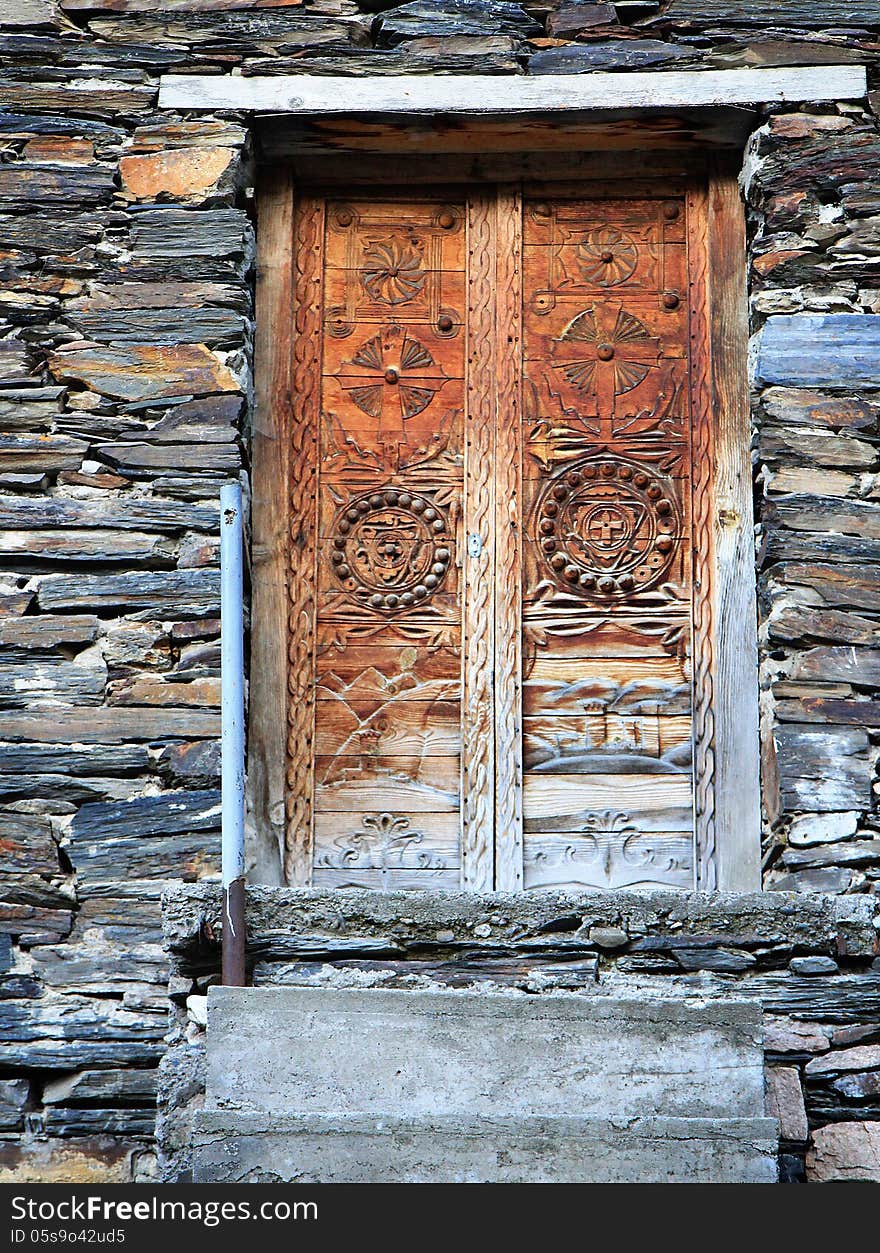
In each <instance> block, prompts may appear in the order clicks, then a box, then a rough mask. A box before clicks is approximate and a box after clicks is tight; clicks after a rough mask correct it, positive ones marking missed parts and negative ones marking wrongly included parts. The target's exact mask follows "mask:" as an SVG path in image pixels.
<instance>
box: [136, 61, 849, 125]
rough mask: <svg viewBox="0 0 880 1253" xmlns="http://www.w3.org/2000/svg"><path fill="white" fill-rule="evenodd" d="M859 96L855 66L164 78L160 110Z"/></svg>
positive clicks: (552, 109) (477, 109) (556, 107)
mask: <svg viewBox="0 0 880 1253" xmlns="http://www.w3.org/2000/svg"><path fill="white" fill-rule="evenodd" d="M866 94H867V76H866V71H865V68H864V66H861V65H820V66H802V67H793V68H792V67H787V68H782V69H737V70H696V71H692V70H661V71H652V72H646V73H632V74H559V75H548V76H547V77H535V78H527V77H523V76H511V77H509V78H504V77H495V76H489V75H476V74H474V75H471V74H462V75H454V76H449V77H444V76H439V75H436V76H435V75H424V76H421V75H400V76H399V77H394V76H388V77H382V76H378V75H377V76H372V77H369V78H329V77H328V78H324V77H321V76H315V75H308V74H298V75H278V76H277V77H254V78H245V77H241V76H233V75H217V76H205V75H200V74H165V75H163V76H162V79H161V85H160V90H159V107H160V108H163V109H237V110H244V111H247V112H253V113H276V114H277V113H286V114H291V115H298V116H308V115H325V114H331V113H334V114H345V113H371V114H386V113H393V114H425V113H456V114H471V115H474V116H486V115H491V114H510V113H534V112H547V113H566V112H571V111H581V112H583V111H584V110H586V109H651V110H658V109H679V108H712V107H717V106H719V105H737V104H781V103H787V102H797V101H801V100H857V99H861V98H862V97H864V96H865V95H866Z"/></svg>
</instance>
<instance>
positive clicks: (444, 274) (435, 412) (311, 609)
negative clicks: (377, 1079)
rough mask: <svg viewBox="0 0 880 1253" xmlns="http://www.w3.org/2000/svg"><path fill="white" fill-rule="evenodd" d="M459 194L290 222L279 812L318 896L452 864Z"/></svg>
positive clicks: (313, 205)
mask: <svg viewBox="0 0 880 1253" xmlns="http://www.w3.org/2000/svg"><path fill="white" fill-rule="evenodd" d="M465 237H466V204H465V202H464V200H463V199H461V198H459V199H457V200H456V199H446V198H437V197H433V198H426V199H413V198H409V197H407V198H403V197H400V198H388V197H385V198H368V199H363V200H356V201H348V200H340V199H335V198H330V199H326V200H325V199H323V198H320V197H304V198H302V199H301V201H300V203H299V209H298V215H297V239H296V265H295V276H296V277H295V291H294V301H295V307H296V315H295V316H296V330H297V332H298V335H297V338H296V341H295V344H294V365H293V380H292V381H293V394H294V405H295V406H296V408H297V410H298V416H299V419H300V421H299V422H298V423H297V424H296V426H295V429H294V438H293V441H292V448H291V452H292V463H291V481H292V519H291V522H292V535H291V539H292V551H293V571H292V580H291V594H292V597H293V602H294V603H293V612H292V618H291V624H292V633H291V654H290V665H291V688H292V690H291V704H290V709H291V715H290V740H291V742H290V751H289V762H290V770H289V778H288V788H289V807H290V810H291V818H292V821H293V824H294V829H295V830H296V832H297V845H298V848H299V853H300V866H299V874H298V875H297V878H298V879H299V880H300V881H307V879H308V875H309V870H310V869H311V880H312V882H313V883H314V884H315V885H316V886H318V885H325V886H326V885H339V886H345V885H347V884H360V885H363V886H373V887H384V888H390V887H396V886H418V887H457V886H458V883H459V876H460V872H461V856H460V826H461V805H460V796H461V785H460V772H461V734H462V728H461V721H462V719H461V693H462V660H461V659H462V604H463V595H462V580H461V570H460V550H461V530H462V513H463V484H464V447H465V429H464V415H465V387H466V344H467V336H466V332H465V321H466V311H467V306H468V290H467V282H468V275H467V269H466V264H465Z"/></svg>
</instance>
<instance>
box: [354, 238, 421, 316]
mask: <svg viewBox="0 0 880 1253" xmlns="http://www.w3.org/2000/svg"><path fill="white" fill-rule="evenodd" d="M425 278H426V275H425V271H424V270H423V268H422V258H421V257H420V256H419V254H418V253H417V252H416V251H415V249H414V248H409V247H406V246H405V245H403V244H401V243H399V242H398V241H397V240H389V241H388V242H387V243H386V242H376V243H373V244H371V245H370V247H368V248H367V250H366V252H365V253H364V259H363V270H362V272H361V283H362V284H363V286H364V290H365V291H366V293H367V295H368V296H370V298H371V299H372V300H377V301H379V302H380V303H382V304H386V305H402V304H406V303H407V302H408V301H410V300H412V299H413V297H414V296H418V295H419V293H420V292H421V290H422V288H423V287H424V286H425Z"/></svg>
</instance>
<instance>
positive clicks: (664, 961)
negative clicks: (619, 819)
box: [158, 885, 880, 1183]
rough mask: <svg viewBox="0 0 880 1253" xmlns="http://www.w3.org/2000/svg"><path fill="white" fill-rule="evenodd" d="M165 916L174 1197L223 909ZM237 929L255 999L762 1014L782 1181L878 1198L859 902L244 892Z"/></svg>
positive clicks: (864, 913) (873, 1009)
mask: <svg viewBox="0 0 880 1253" xmlns="http://www.w3.org/2000/svg"><path fill="white" fill-rule="evenodd" d="M165 903H166V912H165V937H166V942H167V945H168V949H169V953H170V955H171V961H172V982H171V998H172V1002H173V1006H174V1008H173V1010H172V1028H171V1031H170V1033H169V1037H168V1038H169V1043H170V1044H171V1047H170V1048H169V1050H168V1052H167V1054H166V1056H165V1058H164V1059H163V1061H162V1063H161V1065H160V1085H159V1086H160V1107H159V1109H160V1112H159V1124H158V1131H159V1140H160V1177H161V1178H163V1179H165V1180H166V1181H169V1182H173V1181H184V1180H185V1179H186V1178H187V1175H188V1172H189V1170H190V1169H191V1165H190V1160H191V1159H190V1156H189V1127H190V1121H191V1118H192V1114H193V1112H194V1111H195V1110H197V1109H199V1108H201V1104H202V1098H203V1092H204V1060H205V1036H204V1025H205V1021H206V1009H207V1001H206V991H207V987H208V985H209V984H210V983H212V982H215V981H216V979H217V967H218V942H217V937H218V935H219V934H220V928H221V917H220V893H219V891H218V890H217V888H215V887H212V886H210V885H199V886H195V887H189V888H178V889H176V890H173V891H171V892H169V894H168V895H167V897H166V902H165ZM247 916H248V931H249V938H250V951H251V954H252V960H251V965H252V976H253V982H254V984H255V985H256V986H263V987H266V986H275V987H278V986H287V987H333V988H346V987H348V988H370V987H373V988H436V987H453V988H479V989H481V990H498V989H499V988H505V989H511V990H517V991H519V992H520V993H522V994H528V995H530V996H551V995H565V994H570V993H572V992H576V993H579V994H581V995H587V996H599V997H601V996H610V997H616V998H620V999H626V1000H637V1001H647V1000H654V999H656V998H663V999H664V1000H668V1001H671V1002H672V1003H675V1002H676V1001H679V1002H680V1001H683V1000H684V999H685V998H687V999H688V1001H689V1003H691V1004H695V1003H699V1002H709V1003H711V1002H712V1001H715V1000H722V999H733V1000H753V1001H760V1002H762V1004H763V1009H764V1022H765V1039H764V1046H765V1061H766V1071H765V1073H766V1087H767V1091H766V1099H767V1112H768V1113H769V1114H771V1115H773V1116H775V1117H777V1118H778V1119H779V1124H780V1158H779V1165H780V1178H781V1179H782V1180H783V1181H784V1182H792V1183H794V1182H802V1181H804V1180H805V1179H809V1180H813V1181H823V1180H830V1179H843V1178H862V1179H866V1178H870V1179H875V1180H878V1181H880V1084H878V1072H880V959H878V958H877V957H876V953H877V950H878V934H877V922H878V919H877V916H876V903H875V902H874V901H873V900H872V898H871V897H870V896H867V895H865V894H855V895H851V896H836V897H835V896H824V895H819V894H815V893H813V894H810V895H809V896H799V895H798V896H796V895H793V894H789V893H756V894H754V895H733V894H727V893H714V894H711V895H709V894H695V895H688V894H683V893H676V892H674V891H656V892H636V891H621V892H617V893H611V892H608V893H606V892H570V893H559V892H542V893H537V894H533V893H524V894H520V895H502V894H497V895H495V896H492V897H482V898H481V897H475V896H470V895H464V894H458V893H427V892H411V893H405V892H394V893H388V894H387V895H380V894H377V893H372V892H367V891H362V890H359V889H347V890H346V891H345V892H343V893H341V894H340V893H338V892H333V891H332V890H324V891H316V892H311V893H310V892H303V891H292V890H290V889H285V888H249V889H248V907H247ZM277 1112H278V1113H279V1114H285V1113H290V1112H291V1111H289V1110H285V1109H283V1108H279V1110H278V1111H277Z"/></svg>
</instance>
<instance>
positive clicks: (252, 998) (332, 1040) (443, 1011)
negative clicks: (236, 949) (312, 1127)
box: [207, 988, 764, 1121]
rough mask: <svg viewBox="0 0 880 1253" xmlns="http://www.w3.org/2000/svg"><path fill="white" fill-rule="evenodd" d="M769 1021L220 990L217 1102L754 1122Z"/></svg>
mask: <svg viewBox="0 0 880 1253" xmlns="http://www.w3.org/2000/svg"><path fill="white" fill-rule="evenodd" d="M761 1045H762V1027H761V1011H760V1007H759V1006H758V1005H757V1004H754V1003H751V1002H736V1001H729V1002H726V1003H723V1004H719V1003H717V1002H714V1003H712V1004H711V1005H709V1004H706V1005H701V1004H682V1003H680V1002H671V1001H659V1000H658V1001H650V1000H649V1001H624V1000H617V999H610V998H605V997H586V996H547V997H530V996H525V995H522V994H498V993H484V992H472V991H452V990H448V991H402V990H401V991H398V990H395V991H385V990H379V989H365V990H357V989H345V990H335V989H329V988H211V990H210V995H209V999H208V1088H207V1093H208V1103H209V1105H217V1106H231V1107H234V1108H237V1109H240V1110H244V1111H247V1110H265V1111H269V1112H272V1113H275V1112H278V1111H283V1112H285V1113H290V1114H297V1115H301V1114H309V1113H313V1114H328V1113H344V1114H352V1113H356V1114H377V1115H378V1114H388V1113H394V1114H395V1115H397V1116H400V1117H409V1118H418V1117H428V1118H430V1117H433V1116H436V1115H443V1116H449V1115H468V1116H483V1117H495V1116H501V1117H522V1118H528V1117H541V1118H547V1117H567V1116H569V1115H571V1114H576V1115H577V1116H578V1117H580V1118H591V1119H596V1120H600V1121H604V1120H607V1119H628V1118H640V1117H645V1116H647V1115H650V1116H652V1117H659V1116H664V1117H670V1118H689V1117H690V1118H713V1117H714V1118H754V1117H760V1116H762V1115H763V1113H764V1103H763V1101H764V1098H763V1056H762V1047H761Z"/></svg>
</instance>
